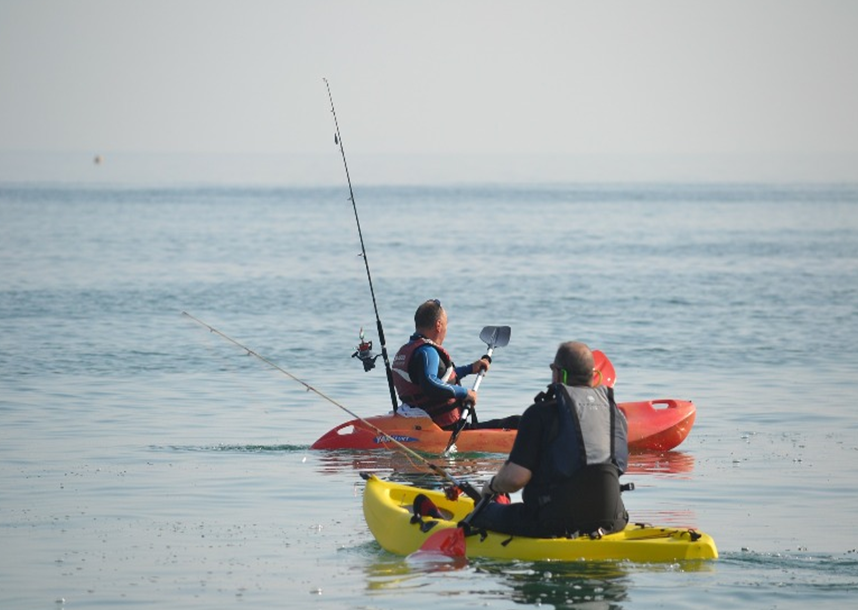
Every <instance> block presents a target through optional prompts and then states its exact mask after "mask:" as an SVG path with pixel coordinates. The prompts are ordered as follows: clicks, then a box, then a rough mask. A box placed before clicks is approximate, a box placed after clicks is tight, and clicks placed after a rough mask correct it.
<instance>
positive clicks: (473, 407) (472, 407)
mask: <svg viewBox="0 0 858 610" xmlns="http://www.w3.org/2000/svg"><path fill="white" fill-rule="evenodd" d="M494 349H495V348H494V346H493V345H492V346H489V350H488V351H487V352H486V355H487V356H488V357H489V358H490V359H491V357H492V352H493V351H494ZM485 376H486V372H485V371H480V374H479V375H477V380H476V381H475V382H474V387H473V388H472V389H473V390H474V392H476V391H477V390H478V389H479V387H480V382H481V381H482V380H483V377H485ZM467 407H468V408H469V409H470V410H471V416H472V417H473V419H474V422H475V423H476V421H477V412H476V408H477V406H476V405H467ZM466 423H467V422H466V420H465V419H464V418H463V419H462V420H461V425H457V426H456V428H455V429H454V430H453V434H451V435H450V440H449V441H447V447H446V448H445V449H444V452H443V453H442V454H441V455H445V456H446V455H447V454H448V453H449V451H450V447H452V446H453V445H455V444H456V439H458V438H459V433H460V432H461V431H462V430H464V429H465V424H466Z"/></svg>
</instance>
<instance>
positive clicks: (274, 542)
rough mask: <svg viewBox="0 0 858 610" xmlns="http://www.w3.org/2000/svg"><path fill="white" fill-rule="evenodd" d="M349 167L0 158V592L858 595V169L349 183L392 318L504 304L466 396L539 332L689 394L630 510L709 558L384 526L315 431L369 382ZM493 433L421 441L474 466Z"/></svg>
mask: <svg viewBox="0 0 858 610" xmlns="http://www.w3.org/2000/svg"><path fill="white" fill-rule="evenodd" d="M347 197H348V193H347V190H346V189H345V188H318V189H312V188H307V189H296V188H274V187H247V188H239V187H227V186H211V187H206V186H199V185H197V186H174V187H163V188H150V187H139V186H138V187H131V186H128V187H122V186H118V185H113V186H83V185H78V186H76V185H57V184H23V185H15V184H6V185H0V268H2V272H0V278H2V283H0V547H2V553H0V608H16V609H37V608H62V607H65V608H69V609H71V608H132V607H134V608H150V607H151V608H155V607H157V608H219V607H233V606H244V607H253V608H274V607H287V608H288V607H295V608H297V607H301V608H313V607H318V608H341V607H350V608H402V607H409V608H417V609H429V608H436V607H438V606H439V605H440V606H443V607H445V608H482V607H491V608H516V607H520V606H538V605H542V606H544V607H552V606H553V607H557V608H571V607H576V608H654V607H667V608H701V607H703V608H722V607H725V606H729V605H739V604H741V605H742V606H745V607H755V608H788V609H792V608H806V607H807V606H809V605H825V606H830V607H843V606H845V605H847V604H851V603H854V599H855V596H856V593H858V511H856V510H855V506H856V501H858V492H856V483H858V414H856V413H858V409H856V402H858V400H856V399H858V354H856V345H858V315H856V314H858V311H856V307H858V306H856V303H858V186H855V185H812V186H784V185H777V186H776V185H760V184H755V185H697V184H694V185H651V184H648V185H572V186H540V185H533V186H523V185H518V186H515V187H502V186H483V187H477V186H463V187H443V188H442V187H437V188H417V187H387V188H384V187H363V188H357V189H356V197H357V203H358V210H359V212H360V221H361V223H362V228H363V233H364V239H365V241H366V246H367V253H368V256H369V263H370V268H371V271H372V273H373V283H374V286H375V291H376V296H377V299H378V305H379V313H380V317H381V319H382V322H383V323H384V330H385V334H386V337H387V342H388V347H389V348H390V349H391V350H392V351H393V350H395V349H396V348H397V347H398V346H399V344H400V343H401V342H402V341H404V340H405V339H406V337H407V336H408V334H409V332H410V331H411V326H412V322H411V320H412V315H413V311H414V309H415V307H416V306H417V304H419V303H420V302H421V301H423V300H425V299H427V298H438V299H440V300H441V301H442V303H444V305H445V307H446V308H447V310H448V312H449V315H450V331H449V334H448V339H447V346H448V347H449V348H450V350H451V351H452V353H453V355H454V357H456V358H457V360H458V361H460V362H461V361H466V360H468V359H473V358H476V357H478V356H479V355H481V354H482V353H484V351H485V346H484V345H483V344H482V343H481V342H480V340H479V337H478V335H479V331H480V329H481V328H482V327H483V326H484V325H487V324H507V325H510V326H511V327H512V339H511V342H510V344H509V345H508V346H507V347H504V348H501V349H498V350H497V351H496V353H495V361H494V365H493V367H492V371H491V373H490V375H489V376H488V377H487V378H486V380H485V382H484V383H483V385H482V386H481V388H480V393H481V401H480V405H479V408H480V412H481V413H482V415H483V417H489V416H501V415H507V414H510V413H514V412H521V411H522V410H523V409H524V408H525V407H526V406H527V404H529V401H530V399H531V398H532V396H533V395H534V394H535V393H536V392H538V391H539V390H540V389H542V387H543V386H544V385H545V384H546V383H547V382H548V377H549V375H548V373H549V370H548V363H549V362H550V361H551V358H552V357H553V353H554V350H555V349H556V346H557V344H558V343H559V342H560V341H562V340H569V339H580V340H584V341H587V342H588V343H590V344H591V346H593V347H598V348H600V349H602V350H603V351H605V352H606V353H607V354H608V356H609V357H610V358H611V360H612V361H613V363H614V365H615V367H616V370H617V374H618V383H617V395H618V398H619V399H621V400H638V399H647V398H660V397H673V398H685V399H691V400H694V401H695V403H696V404H697V407H698V418H697V423H696V424H695V427H694V429H693V431H692V433H691V435H690V437H689V438H688V439H687V441H686V442H685V443H683V444H682V445H681V446H680V447H678V448H677V449H676V450H675V451H671V452H668V453H664V454H644V455H637V456H635V457H634V458H633V460H632V468H631V472H630V473H629V475H628V476H627V477H625V478H626V479H627V480H630V481H634V482H635V484H636V486H637V490H636V491H635V492H633V493H631V494H628V495H627V496H626V503H627V505H628V508H629V510H630V512H631V513H632V517H633V519H635V520H639V521H651V522H655V523H664V524H672V525H688V526H694V527H697V528H700V529H702V530H704V531H706V532H708V533H710V534H711V535H712V536H713V537H714V538H715V540H716V542H717V543H718V546H719V550H720V552H721V558H720V559H719V560H718V561H716V562H711V563H706V564H702V565H701V564H695V563H688V564H683V563H677V564H672V565H628V564H583V565H582V564H557V563H550V564H548V563H545V564H540V563H527V562H492V561H473V562H471V563H470V564H468V565H466V566H454V565H450V564H445V563H432V562H428V563H427V562H420V561H414V560H409V559H404V558H400V557H396V556H393V555H390V554H388V553H386V552H384V551H382V550H381V549H380V548H379V547H378V546H377V544H376V543H375V542H374V540H373V539H372V537H371V535H370V534H369V532H368V530H367V529H366V526H365V524H364V521H363V516H362V513H361V504H360V503H361V493H362V481H361V479H360V477H359V473H360V472H362V471H372V472H377V473H380V474H381V475H383V476H386V477H392V478H396V479H398V480H407V481H413V482H418V483H425V484H430V485H435V484H437V481H434V480H433V479H432V477H431V476H430V475H428V474H426V473H425V470H426V469H425V468H424V467H423V466H422V465H421V464H420V463H419V462H418V461H416V460H414V459H413V458H411V459H409V458H406V457H403V456H401V455H397V454H395V453H390V452H383V451H382V452H367V453H360V452H332V453H325V452H316V451H311V450H310V449H309V446H310V444H311V443H312V442H313V441H314V440H315V439H316V438H318V437H319V436H321V435H322V434H323V433H324V432H326V431H327V430H328V429H330V428H332V427H333V426H335V425H337V424H338V423H340V422H342V421H344V420H345V419H348V418H349V416H348V415H347V414H346V413H344V412H343V411H341V410H340V409H339V408H338V407H336V406H335V405H333V404H332V403H330V402H328V401H326V400H324V399H322V398H320V397H319V396H317V395H315V394H313V393H311V392H307V391H305V389H304V388H303V387H302V386H301V385H300V384H298V383H296V382H294V381H293V380H290V379H289V378H288V377H287V376H285V375H283V374H282V373H280V372H277V371H275V370H273V369H271V368H269V367H267V366H265V365H264V364H262V363H261V362H260V361H259V360H258V359H256V358H253V357H250V356H248V355H247V354H246V353H245V352H243V351H242V350H240V349H238V348H236V347H235V346H233V345H231V344H230V343H228V342H227V341H225V340H223V339H222V338H220V337H218V336H217V335H214V334H212V333H209V332H208V331H206V330H204V329H202V328H201V327H200V326H198V325H196V324H194V323H193V322H191V321H189V320H188V319H187V318H185V317H183V316H182V315H181V312H183V311H187V312H189V313H191V314H193V315H195V316H197V317H199V318H201V319H202V320H204V321H205V322H207V323H209V324H211V325H213V326H215V327H216V328H217V329H218V330H220V331H222V332H224V333H226V334H227V335H229V336H230V337H232V338H234V339H235V340H237V341H240V342H241V343H243V344H244V345H246V346H248V347H250V348H252V349H253V350H255V351H256V352H258V353H259V354H261V355H263V356H265V357H266V358H268V359H270V360H271V361H272V362H275V363H277V364H278V365H280V366H282V367H283V368H284V369H286V370H287V371H289V372H290V373H292V374H295V375H296V376H298V377H300V378H301V379H303V380H305V381H306V382H308V383H310V384H311V385H313V386H314V387H315V388H317V389H319V390H320V391H321V392H323V393H324V394H326V395H327V396H329V397H331V398H332V399H334V400H336V401H338V402H340V403H342V404H344V405H346V406H347V407H348V408H349V409H351V410H353V411H355V412H357V413H358V414H360V415H362V416H369V415H374V414H378V413H381V412H386V411H387V410H389V408H390V405H389V400H388V394H387V387H386V379H385V376H384V374H383V371H382V370H381V369H380V368H379V369H376V370H375V371H373V372H370V373H364V372H363V370H362V368H361V366H360V365H359V363H358V362H357V361H356V360H354V359H352V358H351V354H352V352H353V351H354V347H355V345H357V342H358V333H359V330H360V328H361V327H363V328H364V329H365V331H366V332H367V334H368V335H369V337H370V338H372V339H374V340H375V342H376V346H378V334H377V331H376V326H375V313H374V310H373V307H372V301H371V298H370V293H369V288H368V284H367V278H366V272H365V268H364V262H363V259H362V258H361V257H360V256H359V255H360V243H359V241H358V237H357V230H356V226H355V217H354V212H353V209H352V207H351V204H350V203H349V201H348V200H347ZM502 459H503V456H498V455H464V456H454V457H452V458H450V459H449V460H446V461H445V462H440V460H439V463H443V465H444V466H445V467H446V468H447V469H448V470H450V471H451V472H452V473H454V474H456V475H459V476H462V477H467V478H469V479H470V480H474V481H477V482H479V481H482V480H483V479H484V478H485V475H486V474H487V473H489V472H492V471H493V470H494V469H495V468H497V467H498V465H499V464H500V463H501V461H502Z"/></svg>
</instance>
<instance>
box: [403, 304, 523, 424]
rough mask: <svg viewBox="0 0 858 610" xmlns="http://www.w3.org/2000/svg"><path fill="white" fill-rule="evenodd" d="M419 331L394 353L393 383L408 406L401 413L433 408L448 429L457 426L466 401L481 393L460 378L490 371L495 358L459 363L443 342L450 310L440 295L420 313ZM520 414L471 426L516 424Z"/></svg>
mask: <svg viewBox="0 0 858 610" xmlns="http://www.w3.org/2000/svg"><path fill="white" fill-rule="evenodd" d="M414 330H415V332H414V334H413V335H411V337H410V338H409V340H408V343H406V344H405V345H403V346H402V347H401V348H399V351H398V352H397V353H396V356H395V357H394V358H393V363H392V364H391V368H392V369H393V385H394V387H395V388H396V393H397V394H398V395H399V400H400V401H401V402H402V406H401V407H400V409H399V411H398V412H399V413H401V414H403V415H408V414H409V412H413V411H414V410H417V413H416V414H418V415H423V414H424V412H425V414H428V415H429V416H430V417H431V418H432V421H434V422H435V423H436V424H438V426H439V427H441V428H443V429H444V430H453V429H454V428H455V427H456V426H457V424H458V423H459V420H460V419H461V418H462V407H463V406H464V405H466V404H471V405H475V404H476V403H477V393H476V392H475V391H474V390H470V389H468V388H466V387H464V386H462V385H461V384H460V383H459V381H460V380H461V379H462V378H463V377H466V376H468V375H471V374H475V373H479V372H480V371H488V370H489V366H490V364H491V359H490V358H489V357H488V356H483V357H482V358H480V359H479V360H477V361H475V362H473V363H471V364H466V365H463V366H458V367H457V366H456V365H455V364H453V360H452V358H451V357H450V354H449V353H448V352H447V350H445V349H444V348H443V347H442V345H443V343H444V338H445V337H446V336H447V312H446V311H445V310H444V308H443V307H442V306H441V302H440V301H438V299H432V300H430V301H426V302H425V303H423V304H422V305H420V307H418V308H417V311H416V312H415V314H414ZM518 419H519V416H517V415H515V416H512V417H508V418H504V419H499V420H490V421H485V422H480V423H478V424H476V425H469V426H468V427H475V428H506V429H514V428H515V427H516V424H517V422H518Z"/></svg>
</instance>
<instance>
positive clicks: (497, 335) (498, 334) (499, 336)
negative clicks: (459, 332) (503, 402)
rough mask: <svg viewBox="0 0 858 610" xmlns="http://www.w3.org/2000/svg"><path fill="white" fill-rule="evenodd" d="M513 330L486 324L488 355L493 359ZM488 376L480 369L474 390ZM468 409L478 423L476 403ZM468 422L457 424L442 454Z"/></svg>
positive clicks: (448, 449)
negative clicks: (495, 352) (493, 354)
mask: <svg viewBox="0 0 858 610" xmlns="http://www.w3.org/2000/svg"><path fill="white" fill-rule="evenodd" d="M510 333H511V330H510V327H509V326H485V327H483V330H481V331H480V339H482V341H483V343H485V344H486V345H487V346H488V348H489V349H488V351H487V352H486V355H487V356H488V357H489V360H491V357H492V352H494V350H495V348H496V347H505V346H507V345H508V344H509V336H510ZM485 376H486V372H485V371H480V373H479V375H477V380H476V381H475V382H474V387H473V390H474V392H476V391H477V390H478V389H479V387H480V383H481V382H482V381H483V377H485ZM466 407H467V408H468V409H470V411H471V422H473V423H477V412H476V405H471V404H469V405H466ZM466 424H467V421H466V419H465V418H464V417H463V418H462V419H461V420H459V422H458V423H457V424H456V427H455V429H454V430H453V434H451V435H450V440H449V441H448V442H447V448H446V449H444V452H443V453H442V454H441V455H443V456H447V455H448V453H449V451H450V447H452V446H453V445H455V444H456V439H457V438H459V433H460V432H461V431H462V430H464V429H465V425H466Z"/></svg>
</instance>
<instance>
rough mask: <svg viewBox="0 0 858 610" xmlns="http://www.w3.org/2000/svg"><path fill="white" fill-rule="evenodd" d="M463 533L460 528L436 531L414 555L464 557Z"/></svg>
mask: <svg viewBox="0 0 858 610" xmlns="http://www.w3.org/2000/svg"><path fill="white" fill-rule="evenodd" d="M466 548H467V547H466V545H465V532H464V530H463V529H462V528H461V527H452V528H448V529H443V530H438V531H436V532H433V533H432V534H430V535H429V537H428V538H426V540H424V541H423V544H421V545H420V548H419V549H417V550H416V551H414V553H438V554H441V555H444V556H446V557H465V552H466Z"/></svg>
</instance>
